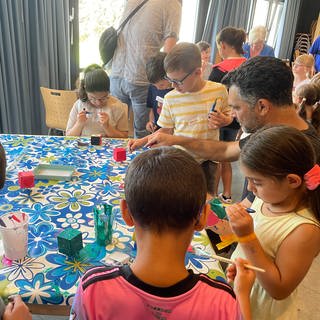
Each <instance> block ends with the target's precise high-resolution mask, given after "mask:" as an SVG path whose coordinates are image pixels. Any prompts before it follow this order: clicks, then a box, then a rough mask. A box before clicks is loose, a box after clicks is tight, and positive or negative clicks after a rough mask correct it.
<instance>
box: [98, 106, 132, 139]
mask: <svg viewBox="0 0 320 320" xmlns="http://www.w3.org/2000/svg"><path fill="white" fill-rule="evenodd" d="M99 121H100V124H101V126H102V127H103V130H104V132H105V134H106V136H107V137H110V138H128V131H120V130H118V129H117V128H115V127H113V126H112V125H111V124H110V119H109V115H108V114H107V113H106V112H100V113H99Z"/></svg>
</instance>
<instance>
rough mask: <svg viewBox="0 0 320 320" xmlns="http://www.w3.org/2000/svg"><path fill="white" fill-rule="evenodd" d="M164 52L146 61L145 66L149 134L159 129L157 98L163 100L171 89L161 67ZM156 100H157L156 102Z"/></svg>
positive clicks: (160, 106)
mask: <svg viewBox="0 0 320 320" xmlns="http://www.w3.org/2000/svg"><path fill="white" fill-rule="evenodd" d="M166 55H167V54H166V53H165V52H159V53H158V54H157V55H156V56H155V57H152V58H150V59H149V60H148V62H147V65H146V73H147V78H148V81H149V82H150V85H149V89H148V97H147V107H148V108H151V109H150V112H149V121H148V122H147V125H146V129H147V130H148V131H149V132H154V131H155V130H156V129H158V128H159V127H158V126H157V121H158V118H159V114H160V112H161V108H162V103H161V101H160V102H159V101H158V100H159V99H158V98H157V97H160V98H163V97H164V96H165V95H166V94H167V93H168V92H169V91H171V90H172V89H173V88H172V87H171V84H170V82H169V81H168V80H166V79H165V78H164V77H165V75H166V72H165V70H164V67H163V61H164V58H165V57H166ZM157 99H158V100H157Z"/></svg>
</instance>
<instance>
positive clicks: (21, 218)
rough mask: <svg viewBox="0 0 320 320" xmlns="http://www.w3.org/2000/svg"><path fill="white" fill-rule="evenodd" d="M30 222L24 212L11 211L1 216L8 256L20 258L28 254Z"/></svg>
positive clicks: (15, 258)
mask: <svg viewBox="0 0 320 320" xmlns="http://www.w3.org/2000/svg"><path fill="white" fill-rule="evenodd" d="M28 222H29V216H28V215H27V214H26V213H24V212H9V213H6V214H5V215H3V216H0V234H1V238H2V242H3V249H4V255H5V257H6V258H8V259H10V260H18V259H23V258H24V257H25V256H26V255H27V251H28Z"/></svg>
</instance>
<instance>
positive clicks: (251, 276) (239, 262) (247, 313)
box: [227, 258, 255, 320]
mask: <svg viewBox="0 0 320 320" xmlns="http://www.w3.org/2000/svg"><path fill="white" fill-rule="evenodd" d="M235 263H236V264H235V265H232V267H233V274H232V275H231V273H228V269H229V268H230V267H228V269H227V278H228V281H229V282H234V287H233V289H234V292H235V294H236V296H237V300H238V302H239V306H240V311H241V315H242V319H243V320H251V319H252V315H251V304H250V292H251V288H252V286H253V283H254V280H255V272H254V271H253V270H251V269H247V268H245V267H244V265H245V264H250V263H249V261H247V260H244V259H241V258H237V259H236V260H235Z"/></svg>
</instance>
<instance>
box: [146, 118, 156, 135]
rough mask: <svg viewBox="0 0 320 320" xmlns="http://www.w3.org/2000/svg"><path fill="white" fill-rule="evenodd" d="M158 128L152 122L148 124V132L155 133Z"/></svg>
mask: <svg viewBox="0 0 320 320" xmlns="http://www.w3.org/2000/svg"><path fill="white" fill-rule="evenodd" d="M156 128H157V126H156V125H155V124H154V123H153V122H152V121H148V122H147V124H146V130H147V131H149V132H151V133H153V132H154V131H155V130H156Z"/></svg>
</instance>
